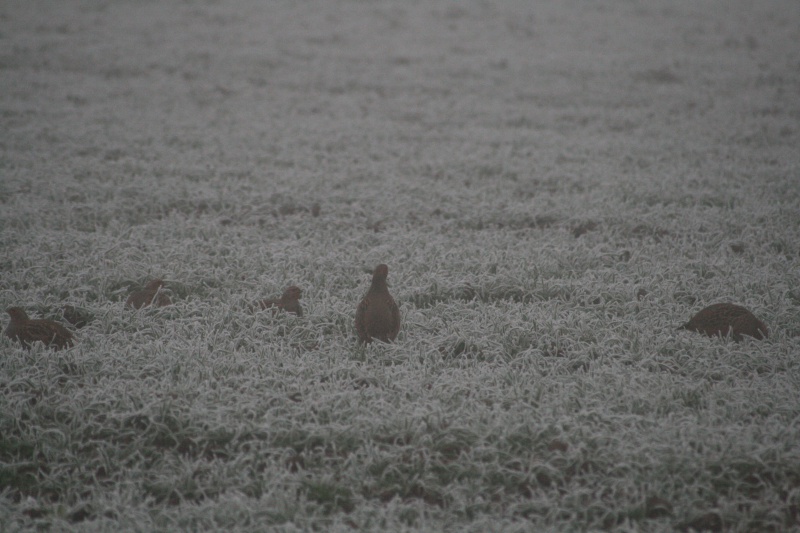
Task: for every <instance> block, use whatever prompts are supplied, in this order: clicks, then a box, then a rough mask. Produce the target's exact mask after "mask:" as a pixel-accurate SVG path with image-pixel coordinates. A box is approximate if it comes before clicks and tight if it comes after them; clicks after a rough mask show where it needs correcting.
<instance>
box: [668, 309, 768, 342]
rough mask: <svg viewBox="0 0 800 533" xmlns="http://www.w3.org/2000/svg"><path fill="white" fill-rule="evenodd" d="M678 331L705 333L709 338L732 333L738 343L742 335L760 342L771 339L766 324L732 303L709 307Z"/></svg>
mask: <svg viewBox="0 0 800 533" xmlns="http://www.w3.org/2000/svg"><path fill="white" fill-rule="evenodd" d="M678 329H688V330H690V331H696V332H698V333H704V334H706V335H708V336H709V337H713V336H715V335H716V336H718V337H724V336H726V335H728V334H729V333H730V335H731V337H732V338H733V340H735V341H736V342H739V341H741V340H742V335H748V336H750V337H753V338H755V339H759V340H760V339H766V338H767V337H769V330H768V329H767V325H766V324H764V323H763V322H762V321H760V320H759V319H757V318H756V317H755V315H753V313H751V312H750V311H748V310H747V309H745V308H744V307H742V306H741V305H736V304H731V303H720V304H713V305H709V306H708V307H706V308H705V309H702V310H700V311H699V312H698V313H697V314H696V315H694V316H693V317H692V319H691V320H689V322H687V323H686V324H684V325H682V326H680V327H679V328H678Z"/></svg>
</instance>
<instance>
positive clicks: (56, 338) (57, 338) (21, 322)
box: [5, 307, 73, 350]
mask: <svg viewBox="0 0 800 533" xmlns="http://www.w3.org/2000/svg"><path fill="white" fill-rule="evenodd" d="M6 311H7V312H8V314H9V316H11V322H9V323H8V327H7V328H6V331H5V334H6V337H8V338H10V339H14V340H17V341H19V342H20V343H22V345H23V346H24V347H25V348H30V347H31V345H32V344H33V343H34V342H36V341H41V342H42V344H44V345H45V346H47V347H48V348H53V349H55V350H62V349H64V348H69V347H71V346H72V344H73V342H72V333H70V332H69V330H68V329H67V328H65V327H64V326H62V325H61V324H59V323H58V322H53V321H52V320H33V319H30V318H28V314H27V313H26V312H25V311H24V310H23V309H22V308H21V307H10V308H9V309H7V310H6Z"/></svg>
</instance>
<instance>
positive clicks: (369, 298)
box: [356, 265, 400, 343]
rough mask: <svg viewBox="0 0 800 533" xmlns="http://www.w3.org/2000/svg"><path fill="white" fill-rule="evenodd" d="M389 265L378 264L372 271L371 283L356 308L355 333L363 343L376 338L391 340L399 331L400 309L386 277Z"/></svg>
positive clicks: (384, 340) (385, 340)
mask: <svg viewBox="0 0 800 533" xmlns="http://www.w3.org/2000/svg"><path fill="white" fill-rule="evenodd" d="M388 275H389V267H387V266H386V265H378V266H376V267H375V271H374V272H373V273H372V285H370V287H369V290H368V291H367V294H365V295H364V298H363V299H362V300H361V302H359V304H358V307H357V308H356V333H358V338H359V339H360V341H361V342H363V343H369V342H372V341H373V339H377V340H379V341H383V342H389V341H393V340H394V339H395V338H397V334H398V333H399V332H400V309H399V308H398V307H397V303H395V301H394V298H392V295H391V294H389V287H388V286H387V285H386V277H387V276H388Z"/></svg>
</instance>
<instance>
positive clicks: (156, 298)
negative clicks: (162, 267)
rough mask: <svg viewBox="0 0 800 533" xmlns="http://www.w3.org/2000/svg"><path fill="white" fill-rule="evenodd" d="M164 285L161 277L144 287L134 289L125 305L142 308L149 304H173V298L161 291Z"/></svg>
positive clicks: (158, 305)
mask: <svg viewBox="0 0 800 533" xmlns="http://www.w3.org/2000/svg"><path fill="white" fill-rule="evenodd" d="M162 287H164V282H163V281H162V280H160V279H154V280H151V281H150V282H148V283H147V285H145V286H144V289H142V290H139V291H133V292H132V293H131V294H130V296H128V299H127V300H126V301H125V307H130V308H132V309H141V308H142V307H146V306H148V305H152V306H154V307H164V306H167V305H172V300H170V299H169V296H167V295H166V294H164V293H163V292H161V291H160V289H161V288H162Z"/></svg>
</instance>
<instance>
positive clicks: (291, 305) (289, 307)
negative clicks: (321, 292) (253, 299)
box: [258, 285, 303, 316]
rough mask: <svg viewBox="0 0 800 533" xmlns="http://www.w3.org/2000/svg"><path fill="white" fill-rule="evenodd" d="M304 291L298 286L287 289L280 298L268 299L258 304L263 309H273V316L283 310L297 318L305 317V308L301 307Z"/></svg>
mask: <svg viewBox="0 0 800 533" xmlns="http://www.w3.org/2000/svg"><path fill="white" fill-rule="evenodd" d="M302 295H303V291H302V290H300V287H298V286H297V285H292V286H290V287H286V290H285V291H283V294H282V295H281V297H280V298H268V299H266V300H261V301H260V302H258V306H259V307H261V309H262V310H263V309H272V314H275V313H277V312H278V310H280V309H282V310H284V311H286V312H287V313H294V314H296V315H297V316H303V307H302V306H301V305H300V297H301V296H302Z"/></svg>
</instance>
